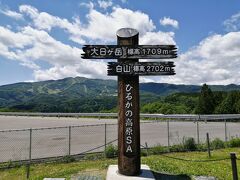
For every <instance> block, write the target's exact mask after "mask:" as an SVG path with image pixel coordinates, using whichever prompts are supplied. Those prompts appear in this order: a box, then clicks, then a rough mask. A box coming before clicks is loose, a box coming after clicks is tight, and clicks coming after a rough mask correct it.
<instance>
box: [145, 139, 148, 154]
mask: <svg viewBox="0 0 240 180" xmlns="http://www.w3.org/2000/svg"><path fill="white" fill-rule="evenodd" d="M145 147H146V150H147V156H148V144H147V142H145Z"/></svg>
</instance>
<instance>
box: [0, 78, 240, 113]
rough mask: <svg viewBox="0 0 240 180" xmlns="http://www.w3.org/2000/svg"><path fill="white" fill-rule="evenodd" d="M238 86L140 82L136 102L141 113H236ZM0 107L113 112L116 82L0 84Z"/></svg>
mask: <svg viewBox="0 0 240 180" xmlns="http://www.w3.org/2000/svg"><path fill="white" fill-rule="evenodd" d="M209 90H210V92H209ZM239 90H240V86H237V85H228V86H209V87H208V86H207V85H206V86H203V87H201V86H196V85H174V84H162V83H141V84H140V102H141V104H140V106H141V111H142V112H145V113H164V114H172V113H180V114H181V113H202V114H211V113H239V109H240V105H239V103H240V101H239ZM201 91H202V92H201ZM200 92H201V93H200ZM206 92H207V93H206ZM204 107H206V108H205V109H204ZM0 111H28V112H116V111H117V82H116V81H114V80H100V79H87V78H82V77H76V78H65V79H61V80H56V81H53V80H52V81H43V82H34V83H16V84H11V85H5V86H0Z"/></svg>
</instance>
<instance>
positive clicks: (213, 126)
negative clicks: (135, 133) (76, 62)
mask: <svg viewBox="0 0 240 180" xmlns="http://www.w3.org/2000/svg"><path fill="white" fill-rule="evenodd" d="M105 123H106V124H107V126H106V137H107V142H110V141H113V140H115V139H117V119H100V120H99V119H94V118H64V117H61V118H57V117H23V116H18V117H15V116H0V130H7V129H26V130H25V131H4V132H0V162H3V161H9V160H10V159H11V160H22V159H28V158H29V147H30V130H28V129H29V128H49V129H38V130H34V129H33V130H32V141H31V143H32V144H31V145H32V154H31V157H32V158H33V159H35V158H44V157H54V156H62V155H67V154H68V153H69V150H70V153H71V154H79V153H82V152H86V151H88V150H91V149H93V148H95V147H98V146H102V145H104V142H105V125H104V124H105ZM101 124H102V125H101ZM112 124H115V125H112ZM82 125H96V126H83V127H81V126H82ZM169 125H170V126H169V129H170V131H169V141H170V144H179V143H181V142H182V140H183V137H194V138H195V139H196V140H197V123H194V122H183V121H182V122H180V121H170V124H169ZM68 126H73V127H72V128H71V130H70V134H71V135H70V137H69V128H68ZM75 126H80V127H75ZM54 127H62V128H54ZM239 129H240V123H230V122H229V123H227V131H226V134H225V124H224V122H207V123H206V122H199V139H200V141H202V142H204V141H205V138H206V133H207V132H208V133H209V134H210V138H211V139H213V138H215V137H219V138H221V139H223V140H224V139H225V135H227V138H231V137H232V136H234V137H235V136H238V137H240V131H239ZM69 140H70V146H69ZM145 142H147V144H148V146H154V145H157V144H161V145H167V143H168V131H167V122H150V123H141V144H142V145H145ZM114 143H115V144H116V143H117V142H116V141H115V142H114ZM103 149H104V146H103V147H101V148H98V149H95V150H94V151H102V150H103Z"/></svg>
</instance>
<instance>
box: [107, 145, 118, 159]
mask: <svg viewBox="0 0 240 180" xmlns="http://www.w3.org/2000/svg"><path fill="white" fill-rule="evenodd" d="M117 154H118V148H117V146H114V145H112V144H109V145H108V146H107V147H106V150H105V156H106V158H113V157H116V156H117Z"/></svg>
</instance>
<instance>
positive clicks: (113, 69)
mask: <svg viewBox="0 0 240 180" xmlns="http://www.w3.org/2000/svg"><path fill="white" fill-rule="evenodd" d="M173 67H174V64H173V62H135V63H118V62H117V63H115V62H109V63H108V75H164V74H166V75H174V74H175V72H174V69H173Z"/></svg>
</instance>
